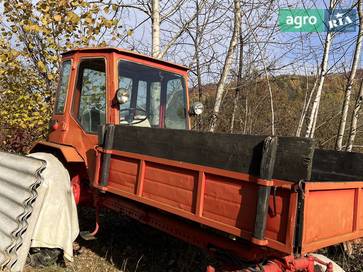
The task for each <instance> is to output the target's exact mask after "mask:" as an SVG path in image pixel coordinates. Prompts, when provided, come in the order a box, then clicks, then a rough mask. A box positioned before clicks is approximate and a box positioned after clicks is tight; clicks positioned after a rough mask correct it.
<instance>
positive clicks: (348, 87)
mask: <svg viewBox="0 0 363 272" xmlns="http://www.w3.org/2000/svg"><path fill="white" fill-rule="evenodd" d="M357 10H358V17H359V31H358V35H357V42H356V45H355V51H354V56H353V62H352V67H351V70H350V73H349V78H348V81H347V85H346V87H345V96H344V102H343V108H342V116H341V119H340V124H339V130H338V136H337V140H336V143H335V149H336V150H342V146H343V137H344V132H345V126H346V123H347V117H348V109H349V104H350V97H351V93H352V87H353V83H354V80H355V75H356V73H357V68H358V65H359V61H360V57H361V49H362V41H363V27H362V23H363V16H362V1H361V0H358V1H357ZM356 106H357V105H356ZM352 125H353V124H352ZM353 139H354V138H353Z"/></svg>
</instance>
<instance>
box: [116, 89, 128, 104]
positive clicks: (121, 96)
mask: <svg viewBox="0 0 363 272" xmlns="http://www.w3.org/2000/svg"><path fill="white" fill-rule="evenodd" d="M129 96H130V95H129V92H128V90H127V89H124V88H119V89H117V91H116V99H117V102H118V103H119V104H121V105H122V104H125V103H127V102H128V101H129Z"/></svg>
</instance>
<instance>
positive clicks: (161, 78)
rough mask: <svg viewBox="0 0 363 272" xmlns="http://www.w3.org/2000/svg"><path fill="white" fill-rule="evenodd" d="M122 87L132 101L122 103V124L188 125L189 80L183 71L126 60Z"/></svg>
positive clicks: (121, 72)
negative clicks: (161, 68)
mask: <svg viewBox="0 0 363 272" xmlns="http://www.w3.org/2000/svg"><path fill="white" fill-rule="evenodd" d="M118 88H119V89H122V92H123V93H127V94H128V96H129V101H128V102H127V103H125V104H122V105H120V123H121V124H128V125H135V126H143V127H164V128H174V129H186V128H187V123H186V122H187V120H186V99H185V82H184V78H183V77H182V76H181V75H178V74H174V73H170V72H165V71H163V70H159V69H156V68H152V67H148V66H145V65H141V64H136V63H133V62H129V61H124V60H122V61H120V62H119V77H118Z"/></svg>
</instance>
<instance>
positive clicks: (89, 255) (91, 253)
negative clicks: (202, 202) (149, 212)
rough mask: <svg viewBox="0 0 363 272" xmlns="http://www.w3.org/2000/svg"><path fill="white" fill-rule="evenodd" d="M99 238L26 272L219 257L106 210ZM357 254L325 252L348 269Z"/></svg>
mask: <svg viewBox="0 0 363 272" xmlns="http://www.w3.org/2000/svg"><path fill="white" fill-rule="evenodd" d="M80 218H82V221H81V222H80V225H81V229H82V230H85V229H87V228H88V227H90V226H92V224H93V220H92V219H93V212H92V211H91V210H89V209H82V210H80ZM101 220H102V225H101V230H100V232H99V234H98V235H97V237H98V238H97V240H93V241H83V240H81V239H79V240H77V242H76V243H75V259H74V262H73V263H67V264H66V267H65V268H63V267H56V266H55V267H48V268H46V269H33V268H29V267H27V268H26V269H25V272H64V271H70V272H71V271H72V272H73V271H77V272H83V271H84V272H96V271H97V272H98V271H105V272H113V271H121V272H163V271H165V272H174V271H178V272H199V271H202V272H204V271H205V268H206V265H207V264H209V263H215V262H216V261H215V260H214V259H213V258H211V257H209V256H208V255H207V254H206V253H205V252H203V251H202V250H200V249H198V248H195V247H193V246H191V245H189V244H187V243H184V242H183V241H180V240H178V239H175V238H174V237H171V236H169V235H167V234H165V233H162V232H160V231H158V230H155V229H153V228H151V227H148V226H145V225H142V224H140V223H138V222H136V221H134V220H131V219H128V218H126V217H123V216H120V215H117V214H114V213H111V212H110V213H105V214H103V216H102V218H101ZM354 247H355V251H354V256H353V257H352V258H348V257H346V256H344V254H342V253H341V252H342V251H341V250H340V249H339V247H336V248H335V249H334V248H333V249H329V250H322V252H321V253H322V254H324V255H328V257H329V258H331V259H333V260H334V261H336V262H337V263H338V264H340V265H341V266H342V267H343V268H344V269H345V271H347V272H358V271H360V272H362V271H363V246H362V245H361V244H355V245H354Z"/></svg>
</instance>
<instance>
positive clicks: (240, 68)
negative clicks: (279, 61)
mask: <svg viewBox="0 0 363 272" xmlns="http://www.w3.org/2000/svg"><path fill="white" fill-rule="evenodd" d="M242 72H243V37H242V31H240V34H239V56H238V73H237V82H236V92H235V95H234V99H233V111H232V117H231V125H230V132H231V133H233V129H234V122H235V117H236V112H237V108H238V100H239V97H240V93H241V88H242Z"/></svg>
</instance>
